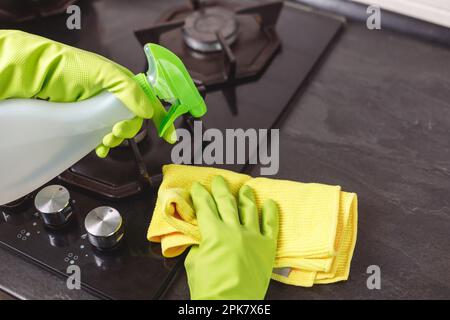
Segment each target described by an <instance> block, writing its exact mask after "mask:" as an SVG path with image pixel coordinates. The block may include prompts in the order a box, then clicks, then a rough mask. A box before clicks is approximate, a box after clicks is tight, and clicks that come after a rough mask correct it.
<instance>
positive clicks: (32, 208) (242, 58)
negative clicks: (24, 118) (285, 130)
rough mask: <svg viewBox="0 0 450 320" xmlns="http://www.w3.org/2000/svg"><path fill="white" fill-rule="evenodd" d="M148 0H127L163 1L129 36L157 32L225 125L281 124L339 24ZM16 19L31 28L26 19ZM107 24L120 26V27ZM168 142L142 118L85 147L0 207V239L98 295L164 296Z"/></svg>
mask: <svg viewBox="0 0 450 320" xmlns="http://www.w3.org/2000/svg"><path fill="white" fill-rule="evenodd" d="M97 2H100V3H102V1H97ZM139 3H141V2H138V4H139ZM149 3H150V2H146V4H145V5H144V4H143V2H142V8H139V5H137V4H136V5H133V10H136V11H135V14H136V15H138V11H142V10H151V9H152V6H154V7H155V8H159V9H165V10H166V11H165V12H162V11H161V12H160V13H159V17H158V18H157V19H155V22H154V23H153V24H149V25H148V26H144V27H143V28H136V30H127V32H129V36H130V37H132V36H133V34H134V35H135V36H136V38H137V40H138V41H139V42H140V43H141V44H144V43H147V42H154V43H159V44H161V45H163V46H165V47H167V48H168V49H170V50H172V51H173V52H175V53H176V54H177V55H178V56H179V57H180V58H181V59H182V60H183V61H184V62H185V64H186V66H187V68H188V70H189V72H190V73H191V75H192V77H193V78H194V80H195V82H196V84H197V85H198V88H199V90H200V91H201V92H202V93H203V95H204V96H205V99H206V103H207V106H208V113H207V115H206V116H205V117H204V118H203V119H202V124H203V127H204V128H217V129H219V130H221V131H225V129H233V128H242V129H244V130H245V129H249V128H257V129H270V128H273V127H274V126H276V124H277V121H278V120H279V119H280V118H281V117H282V116H283V115H285V113H286V112H287V111H288V109H289V108H288V107H289V104H290V102H291V100H292V99H293V98H294V97H295V96H296V95H297V92H298V91H299V89H300V88H301V86H302V85H304V84H305V83H306V81H307V78H308V76H309V75H310V74H311V72H312V71H313V69H314V67H315V66H316V65H317V64H318V63H319V61H320V58H321V57H322V55H323V54H324V53H325V52H326V51H327V49H328V48H329V46H330V44H331V43H332V41H333V39H334V38H335V37H336V36H337V35H338V33H339V30H340V29H341V27H342V23H343V22H342V21H341V20H338V19H336V18H332V17H328V16H323V15H320V14H318V13H315V12H312V11H309V10H308V11H307V10H304V8H302V7H299V6H296V5H293V4H291V3H289V2H285V3H283V2H279V1H257V2H256V1H224V0H218V1H214V0H211V1H178V2H177V5H176V6H173V5H171V4H172V3H173V1H171V2H170V3H168V1H162V0H161V1H152V2H151V4H149ZM178 4H179V6H178ZM82 5H83V2H81V3H80V6H82ZM115 6H117V9H116V8H115ZM102 8H103V10H102V11H100V12H98V13H97V14H98V15H102V14H104V15H106V16H108V13H111V12H115V13H116V14H118V12H119V11H120V10H121V9H120V8H122V7H121V5H120V1H119V0H117V1H108V5H107V6H106V5H105V6H104V7H102ZM91 9H92V10H95V7H94V8H91ZM83 10H85V11H88V10H90V9H89V8H83V7H82V11H83ZM114 10H116V11H114ZM57 21H58V20H52V18H48V19H46V20H42V21H40V22H35V23H34V24H33V25H34V26H36V24H38V25H39V24H40V23H41V24H46V25H47V26H49V25H51V24H52V23H55V24H56V23H57ZM15 27H16V28H18V29H28V30H27V31H29V32H33V30H32V29H30V26H29V25H23V26H22V25H16V26H15ZM109 27H110V28H111V30H110V32H114V31H115V30H116V29H114V28H118V29H117V30H119V28H120V30H121V32H124V31H123V26H120V27H119V26H117V24H111V25H110V26H109ZM103 28H105V29H106V28H108V26H104V27H103ZM38 30H42V29H41V28H38ZM46 30H48V29H47V28H46ZM46 32H48V31H46ZM46 32H42V35H44V36H49V34H46ZM50 37H51V36H50ZM83 37H93V38H94V39H96V38H97V37H98V35H93V34H92V33H91V32H86V33H84V34H83ZM118 45H120V43H119V44H118ZM193 121H194V119H192V118H190V117H188V116H186V117H184V118H182V119H179V120H178V121H177V123H176V125H177V127H181V128H185V129H187V130H190V131H192V130H193ZM171 148H172V146H170V145H168V144H167V143H165V142H164V141H162V140H160V139H158V138H157V135H156V132H155V129H154V128H152V126H151V125H149V124H146V125H145V130H143V131H142V132H141V133H140V134H139V135H138V136H137V137H136V138H135V139H131V140H128V141H126V143H124V145H122V146H120V147H118V148H116V149H114V150H111V153H110V155H109V156H108V158H107V159H99V158H97V157H96V156H95V154H94V153H91V154H89V155H88V156H86V157H85V158H84V159H82V160H81V161H80V162H79V163H77V164H75V165H74V166H73V167H71V168H70V169H68V170H67V171H65V172H63V173H61V175H60V176H59V177H57V178H55V179H54V180H52V181H50V182H49V183H48V184H46V185H45V186H42V188H39V189H38V190H36V191H35V192H33V193H32V194H30V195H27V196H26V197H24V198H22V199H20V200H17V201H15V202H14V203H11V204H9V205H6V206H2V207H0V245H1V246H2V247H5V248H7V249H10V250H12V251H14V252H15V253H17V254H19V255H21V256H23V257H24V258H26V259H30V260H31V261H33V262H35V263H37V264H39V265H40V266H42V267H45V268H47V269H48V270H49V271H51V272H55V273H57V274H59V275H61V276H63V277H68V276H69V275H70V274H68V272H67V270H68V267H69V266H78V267H79V268H80V271H81V285H82V287H83V288H84V289H86V290H89V291H91V292H92V293H94V294H96V295H98V296H99V297H101V298H107V299H158V298H162V297H163V296H164V292H165V291H166V289H167V288H168V286H169V285H170V282H171V280H172V279H173V277H174V276H175V275H176V273H177V272H178V271H179V270H180V269H181V268H182V265H183V256H182V257H179V258H174V259H165V258H163V257H162V255H161V250H160V246H159V245H158V244H152V243H149V242H148V241H147V239H146V231H147V227H148V225H149V223H150V220H151V215H152V211H153V208H154V205H155V201H156V196H157V189H158V185H159V183H160V182H161V179H162V177H161V167H162V165H164V164H168V163H171V159H170V154H171ZM255 148H256V147H255ZM249 153H251V150H250V151H249ZM220 167H222V168H226V169H231V170H234V171H241V172H244V171H246V170H247V169H248V167H247V166H246V165H245V164H241V165H222V166H220Z"/></svg>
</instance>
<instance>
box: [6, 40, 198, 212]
mask: <svg viewBox="0 0 450 320" xmlns="http://www.w3.org/2000/svg"><path fill="white" fill-rule="evenodd" d="M144 50H145V53H146V56H147V59H148V63H149V71H148V73H147V80H148V83H149V85H150V87H151V89H152V90H153V91H154V93H155V94H156V95H157V96H158V97H159V98H160V99H162V100H165V101H167V102H170V103H171V104H172V106H171V108H170V110H169V112H168V114H167V116H166V118H165V119H164V121H163V123H162V125H161V127H160V128H158V131H159V134H160V135H162V134H163V133H164V131H165V130H166V129H167V128H168V127H169V126H170V125H171V124H173V122H174V121H175V119H176V118H177V117H178V116H180V115H182V114H184V113H187V112H190V113H191V114H192V115H193V116H194V117H201V116H203V115H204V114H205V113H206V106H205V104H204V101H203V99H202V97H201V96H200V94H199V92H198V90H197V88H196V87H195V85H194V83H193V81H192V79H191V78H190V76H189V74H188V72H187V70H186V68H185V67H184V65H183V63H182V62H181V60H180V59H179V58H178V57H177V56H176V55H175V54H173V53H172V52H170V51H169V50H167V49H165V48H163V47H161V46H158V45H155V44H147V45H146V46H145V47H144ZM132 117H134V114H132V113H131V111H129V110H128V109H127V108H126V107H125V106H124V105H123V104H122V103H121V102H120V101H119V100H118V99H117V98H116V97H115V96H114V95H113V94H111V93H108V92H104V93H101V94H99V95H97V96H95V97H92V98H90V99H87V100H84V101H80V102H73V103H57V102H48V101H44V100H37V99H8V100H4V101H0V205H5V204H8V203H10V202H12V201H14V200H17V199H19V198H21V197H23V196H25V195H27V194H29V193H30V192H32V191H33V190H35V189H36V188H38V187H40V186H41V185H43V184H45V183H47V182H48V181H50V180H51V179H53V178H55V177H56V176H58V175H59V174H60V173H61V172H63V171H64V170H66V169H68V168H69V167H71V166H72V165H74V164H75V163H76V162H78V161H79V160H81V159H82V158H83V157H84V156H86V155H87V154H88V153H89V152H91V151H92V150H93V149H95V147H97V146H98V145H99V144H100V143H101V141H102V138H103V137H104V136H105V135H106V134H108V133H109V132H111V130H112V127H113V126H114V124H116V123H117V122H119V121H122V120H126V119H131V118H132Z"/></svg>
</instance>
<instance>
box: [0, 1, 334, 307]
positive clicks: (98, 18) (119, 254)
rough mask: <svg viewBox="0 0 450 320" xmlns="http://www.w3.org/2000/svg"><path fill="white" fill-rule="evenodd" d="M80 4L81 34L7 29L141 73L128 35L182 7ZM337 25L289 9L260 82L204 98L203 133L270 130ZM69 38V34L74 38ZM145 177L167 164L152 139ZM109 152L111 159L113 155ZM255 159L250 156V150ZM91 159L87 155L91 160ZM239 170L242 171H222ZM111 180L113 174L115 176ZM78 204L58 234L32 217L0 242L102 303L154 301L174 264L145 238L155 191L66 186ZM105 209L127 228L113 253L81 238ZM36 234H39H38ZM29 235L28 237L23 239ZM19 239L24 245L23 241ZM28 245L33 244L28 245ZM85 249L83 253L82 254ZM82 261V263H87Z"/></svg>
mask: <svg viewBox="0 0 450 320" xmlns="http://www.w3.org/2000/svg"><path fill="white" fill-rule="evenodd" d="M133 3H134V5H129V4H128V3H125V2H123V1H119V0H116V1H93V2H87V1H84V2H83V1H82V2H81V3H80V6H81V8H82V12H84V13H83V17H85V18H84V20H83V21H84V22H83V23H84V25H83V28H82V29H81V31H68V30H67V29H65V28H64V26H65V20H64V19H63V18H65V17H56V18H49V19H45V20H40V21H36V22H33V23H29V24H23V25H16V26H9V27H15V28H20V29H23V30H27V31H30V32H33V33H38V34H41V35H44V36H47V37H49V38H52V39H55V40H60V41H62V42H65V43H68V44H73V45H76V46H77V47H82V48H85V49H89V50H91V51H94V52H98V53H101V54H103V55H105V56H107V57H109V58H111V59H113V60H115V61H116V62H119V63H121V64H123V65H125V66H127V67H129V68H131V69H133V71H135V72H139V71H143V70H145V59H144V56H143V53H142V50H141V49H140V47H139V45H138V44H137V41H136V40H135V39H134V36H133V33H132V30H133V29H136V28H138V27H145V26H148V25H149V24H151V23H152V20H154V19H155V17H157V16H158V15H159V14H160V13H161V12H162V11H163V10H164V9H167V8H170V6H171V4H174V3H180V1H166V0H165V1H162V0H161V1H134V2H133ZM341 25H342V21H339V20H336V19H333V18H328V17H325V16H321V15H316V14H314V13H310V12H306V11H303V10H300V9H298V8H293V7H291V6H286V7H285V8H284V10H283V12H282V14H281V17H280V22H279V24H278V26H277V31H278V33H279V35H280V38H281V41H282V44H283V49H282V50H281V51H280V53H279V54H278V55H277V56H276V57H275V59H274V61H273V63H272V64H271V65H270V66H269V68H268V69H267V70H266V72H265V73H264V74H263V75H262V77H261V78H260V79H258V80H257V81H255V82H249V83H246V84H243V85H240V86H238V87H237V88H227V89H225V90H223V91H214V92H209V93H208V94H207V105H208V107H209V112H208V114H207V115H206V116H205V117H204V125H205V126H206V127H208V128H218V129H221V130H224V129H226V128H243V129H247V128H257V129H263V128H271V127H272V126H273V125H274V123H275V122H276V120H277V119H278V118H279V117H280V116H281V114H282V113H283V111H284V110H285V109H286V108H287V107H288V105H289V102H290V101H291V99H292V98H293V96H294V95H295V93H296V92H297V90H298V88H299V87H300V86H301V84H302V83H304V82H305V80H306V79H307V77H308V75H309V74H310V72H311V71H312V69H313V67H314V65H315V64H316V63H317V62H318V61H319V58H320V57H321V56H322V54H323V53H324V52H325V50H326V49H327V48H328V46H329V44H330V43H331V42H332V40H333V39H334V37H335V36H336V35H337V33H338V31H339V30H340V28H341ZM72 32H73V33H72ZM152 137H153V139H151V148H152V152H150V153H149V155H150V156H152V160H153V161H152V162H151V167H149V168H148V169H149V171H151V172H152V173H153V172H158V171H159V170H160V167H161V165H163V164H165V163H169V162H170V150H171V147H170V146H169V145H167V144H166V143H164V142H162V141H161V140H159V139H154V137H155V133H154V132H152ZM115 152H117V151H113V152H112V154H111V156H112V157H114V156H115V154H114V153H115ZM250 152H252V150H250ZM90 157H92V155H90ZM225 167H226V168H229V169H233V170H235V171H241V170H242V169H243V166H242V165H233V166H225ZM111 174H114V173H113V172H112V173H111ZM67 187H68V189H69V190H70V192H71V196H72V199H73V200H75V205H74V206H75V210H76V216H77V219H75V220H76V221H74V223H73V224H72V225H70V226H68V228H67V229H62V230H60V231H58V232H53V231H52V232H50V231H49V230H47V229H44V228H43V226H42V222H41V221H40V220H39V219H37V218H36V217H35V216H34V215H33V214H34V210H33V208H30V209H29V210H30V211H29V212H28V214H29V215H31V218H29V219H28V220H27V219H25V221H24V222H18V223H16V224H14V223H7V222H6V221H2V222H1V223H0V243H1V244H2V245H3V246H5V247H7V248H9V249H12V250H13V251H14V252H16V253H19V254H21V255H22V256H23V257H28V258H30V259H32V260H33V261H34V262H37V263H39V264H40V265H42V266H45V267H46V268H49V269H50V270H52V271H54V272H56V273H58V274H60V275H64V274H65V271H66V268H67V266H68V265H69V264H70V262H71V259H73V257H74V256H77V257H78V259H77V260H76V262H75V260H74V262H73V263H74V264H75V263H76V264H77V265H79V266H80V268H81V271H82V283H83V285H84V287H85V288H87V289H89V290H91V291H92V292H94V293H96V294H98V295H100V296H101V297H105V298H115V299H121V298H123V299H131V298H138V299H151V298H159V297H160V296H161V294H162V293H163V292H164V291H165V289H166V286H167V285H168V282H167V281H168V280H170V278H171V277H172V274H171V271H172V270H174V269H173V268H174V266H176V267H179V266H181V264H176V263H177V260H176V259H163V258H162V257H161V255H160V252H159V245H156V244H150V243H148V241H147V240H146V231H147V227H148V224H149V221H150V218H151V213H152V211H153V207H154V202H155V194H156V190H155V189H147V190H144V192H143V193H142V194H141V195H139V196H134V197H131V198H128V199H125V200H121V201H116V202H114V201H111V200H107V199H105V198H100V197H97V196H94V195H92V194H90V193H88V192H85V191H82V190H79V189H76V188H73V187H69V186H67ZM100 205H109V206H112V207H114V208H116V209H117V210H119V211H120V212H121V214H122V215H123V216H124V219H125V222H126V230H125V233H126V235H125V239H124V241H123V243H122V246H121V247H118V248H117V250H116V251H112V252H108V253H101V252H98V251H96V250H93V249H92V248H91V247H90V246H89V244H88V242H87V239H85V237H84V234H85V230H84V227H83V223H82V221H83V218H84V216H85V215H86V214H87V213H88V212H89V211H90V210H92V209H93V208H95V207H97V206H100ZM38 232H39V233H38ZM27 233H29V235H28V236H27ZM23 234H25V237H26V239H25V240H23ZM31 240H32V241H31ZM82 246H83V247H82ZM86 255H87V256H86Z"/></svg>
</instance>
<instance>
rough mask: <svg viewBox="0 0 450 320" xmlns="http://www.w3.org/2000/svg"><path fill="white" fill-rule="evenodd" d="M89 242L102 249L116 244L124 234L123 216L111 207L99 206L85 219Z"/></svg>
mask: <svg viewBox="0 0 450 320" xmlns="http://www.w3.org/2000/svg"><path fill="white" fill-rule="evenodd" d="M84 226H85V228H86V231H87V234H88V239H89V242H90V243H91V244H92V245H93V246H94V247H96V248H98V249H100V250H105V249H110V248H112V247H114V246H116V245H117V244H118V243H119V242H120V240H122V238H123V236H124V227H123V220H122V216H121V215H120V213H119V211H117V210H116V209H114V208H111V207H98V208H95V209H94V210H92V211H91V212H89V213H88V215H87V216H86V218H85V220H84Z"/></svg>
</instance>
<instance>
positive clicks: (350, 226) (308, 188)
mask: <svg viewBox="0 0 450 320" xmlns="http://www.w3.org/2000/svg"><path fill="white" fill-rule="evenodd" d="M163 175H164V179H163V182H162V184H161V186H160V188H159V191H158V200H157V202H156V207H155V210H154V212H153V217H152V221H151V223H150V227H149V229H148V234H147V238H148V240H149V241H152V242H161V247H162V252H163V255H164V256H165V257H175V256H178V255H180V254H181V253H183V251H184V250H186V249H187V248H188V247H189V246H191V245H194V244H199V242H200V240H201V234H200V231H199V228H198V226H197V220H196V216H195V210H194V209H193V205H192V202H191V199H190V195H189V194H190V188H191V185H192V183H193V182H194V181H198V182H200V183H201V184H203V185H204V186H205V187H206V188H207V189H208V190H209V191H210V186H211V180H212V178H213V177H214V176H217V175H221V176H222V177H224V178H225V180H227V182H228V184H229V186H230V190H231V192H232V193H233V194H234V195H235V196H236V195H237V194H238V191H239V189H240V187H241V186H242V185H244V184H246V185H248V186H250V187H251V188H252V189H253V190H254V193H255V198H256V202H257V205H258V208H261V207H262V204H263V203H264V201H265V200H266V199H273V200H274V201H275V202H276V203H277V205H278V209H279V219H280V231H279V238H278V248H277V256H276V260H275V268H274V271H273V273H272V279H274V280H277V281H280V282H283V283H287V284H292V285H297V286H303V287H310V286H312V285H313V284H318V283H320V284H325V283H332V282H337V281H343V280H347V279H348V275H349V271H350V262H351V259H352V255H353V250H354V247H355V243H356V231H357V216H358V209H357V196H356V194H355V193H347V192H343V191H341V187H339V186H329V185H324V184H317V183H300V182H294V181H288V180H277V179H268V178H252V177H251V176H248V175H245V174H240V173H235V172H232V171H228V170H223V169H216V168H209V167H196V166H186V165H166V166H164V167H163Z"/></svg>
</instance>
